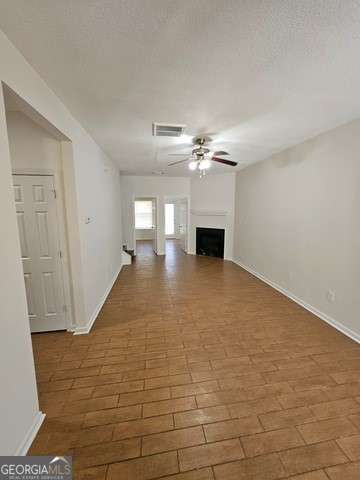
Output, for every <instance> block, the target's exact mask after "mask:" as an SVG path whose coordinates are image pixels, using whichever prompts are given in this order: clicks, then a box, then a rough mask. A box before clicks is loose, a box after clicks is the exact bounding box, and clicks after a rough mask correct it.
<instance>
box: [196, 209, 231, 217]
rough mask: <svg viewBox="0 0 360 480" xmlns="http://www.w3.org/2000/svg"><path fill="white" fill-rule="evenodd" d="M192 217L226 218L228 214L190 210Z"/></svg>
mask: <svg viewBox="0 0 360 480" xmlns="http://www.w3.org/2000/svg"><path fill="white" fill-rule="evenodd" d="M190 213H191V215H195V216H196V217H226V216H227V215H228V212H226V211H221V210H211V211H210V210H190Z"/></svg>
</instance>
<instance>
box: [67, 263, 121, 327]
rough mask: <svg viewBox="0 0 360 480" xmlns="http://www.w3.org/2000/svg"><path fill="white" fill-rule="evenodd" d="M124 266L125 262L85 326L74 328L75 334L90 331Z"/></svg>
mask: <svg viewBox="0 0 360 480" xmlns="http://www.w3.org/2000/svg"><path fill="white" fill-rule="evenodd" d="M122 266H123V264H121V265H120V267H119V268H118V269H117V270H116V272H115V275H114V276H113V278H112V279H111V282H110V283H109V285H108V287H107V289H106V290H105V293H104V295H103V296H102V297H101V300H100V302H99V303H98V305H97V307H96V308H95V311H94V312H93V314H92V315H91V317H90V320H89V321H88V322H87V324H86V325H84V326H79V327H75V328H74V330H73V333H74V335H85V334H87V333H89V332H90V330H91V329H92V326H93V324H94V322H95V320H96V319H97V316H98V315H99V313H100V310H101V309H102V307H103V305H104V303H105V300H106V299H107V297H108V295H109V293H110V290H111V289H112V287H113V285H114V283H115V281H116V279H117V277H118V276H119V273H120V272H121V269H122Z"/></svg>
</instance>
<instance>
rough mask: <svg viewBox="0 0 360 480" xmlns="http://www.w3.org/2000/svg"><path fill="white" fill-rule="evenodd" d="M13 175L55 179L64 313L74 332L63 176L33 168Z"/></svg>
mask: <svg viewBox="0 0 360 480" xmlns="http://www.w3.org/2000/svg"><path fill="white" fill-rule="evenodd" d="M12 175H23V176H32V175H33V176H44V177H53V179H54V187H55V190H56V202H55V205H56V218H57V227H58V235H59V246H60V250H61V257H60V261H59V263H60V265H61V282H62V288H63V295H64V302H65V307H66V310H65V311H64V316H65V322H66V330H67V331H68V332H73V330H74V326H73V325H74V323H73V322H74V312H73V308H74V306H73V301H72V295H71V272H70V258H69V249H68V244H67V228H66V217H65V203H64V201H65V198H64V191H63V187H62V182H61V174H60V172H58V171H57V170H55V169H39V168H35V169H31V168H26V169H24V168H13V169H12Z"/></svg>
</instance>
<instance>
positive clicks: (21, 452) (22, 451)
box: [14, 412, 45, 457]
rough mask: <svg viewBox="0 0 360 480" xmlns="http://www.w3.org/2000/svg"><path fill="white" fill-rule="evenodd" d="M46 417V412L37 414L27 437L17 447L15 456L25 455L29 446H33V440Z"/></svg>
mask: <svg viewBox="0 0 360 480" xmlns="http://www.w3.org/2000/svg"><path fill="white" fill-rule="evenodd" d="M44 419H45V413H42V412H38V413H37V414H36V415H35V418H34V421H33V423H32V424H31V426H30V428H29V430H28V431H27V433H26V435H25V437H24V438H23V440H22V442H21V444H20V446H19V447H18V448H17V450H16V452H15V453H14V455H15V456H22V457H23V456H24V455H26V454H27V452H28V450H29V448H30V447H31V444H32V442H33V441H34V439H35V437H36V435H37V433H38V431H39V430H40V427H41V425H42V423H43V421H44Z"/></svg>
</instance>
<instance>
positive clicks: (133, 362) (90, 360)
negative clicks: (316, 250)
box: [30, 241, 360, 480]
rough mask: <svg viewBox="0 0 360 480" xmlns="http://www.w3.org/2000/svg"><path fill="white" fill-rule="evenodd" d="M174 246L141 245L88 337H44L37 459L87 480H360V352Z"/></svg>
mask: <svg viewBox="0 0 360 480" xmlns="http://www.w3.org/2000/svg"><path fill="white" fill-rule="evenodd" d="M167 243H168V244H167V256H166V257H165V258H164V257H156V256H155V255H153V254H152V251H151V245H149V244H148V243H146V242H143V243H139V245H138V257H137V258H136V261H135V263H134V264H133V265H131V266H127V267H124V269H123V270H122V272H121V274H120V276H119V278H118V280H117V281H116V283H115V285H114V288H113V289H112V291H111V293H110V296H109V298H108V300H107V301H106V304H105V305H104V307H103V309H102V311H101V313H100V315H99V317H98V319H97V321H96V323H95V325H94V328H93V330H92V332H91V333H90V334H89V335H83V336H73V335H71V334H70V333H49V334H38V335H33V346H34V355H35V361H36V371H37V377H38V382H39V395H40V407H41V409H42V410H43V411H44V412H45V413H46V414H47V416H46V420H45V422H44V424H43V426H42V428H41V430H40V432H39V434H38V435H37V437H36V439H35V441H34V443H33V445H32V447H31V450H30V453H31V454H56V455H61V454H66V453H68V454H72V455H73V459H74V469H75V476H74V478H76V479H80V480H85V479H87V480H104V479H108V480H151V479H158V478H162V479H163V480H165V479H166V480H211V479H216V480H230V479H232V480H273V479H274V480H276V479H285V478H286V479H290V478H291V479H297V480H329V479H330V480H359V479H360V345H358V344H356V343H354V342H353V341H351V340H350V339H349V338H347V337H345V336H344V335H342V334H340V333H339V332H338V331H336V330H335V329H333V328H331V327H330V326H328V325H327V324H326V323H324V322H322V321H321V320H319V319H318V318H316V317H314V316H313V315H311V314H310V313H309V312H307V311H306V310H303V309H302V308H300V307H299V306H298V305H296V304H295V303H293V302H291V301H290V300H288V299H287V298H285V297H284V296H282V295H280V294H279V293H278V292H276V291H274V290H273V289H271V288H270V287H268V286H267V285H265V284H263V283H262V282H261V281H259V280H257V279H256V278H254V277H252V276H251V275H249V274H248V273H247V272H245V271H244V270H242V269H241V268H239V267H237V266H236V265H235V264H233V263H231V262H224V261H222V260H220V259H213V258H205V257H195V256H187V255H185V254H183V253H182V252H181V251H180V249H179V248H178V246H177V243H176V242H175V241H169V242H167Z"/></svg>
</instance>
